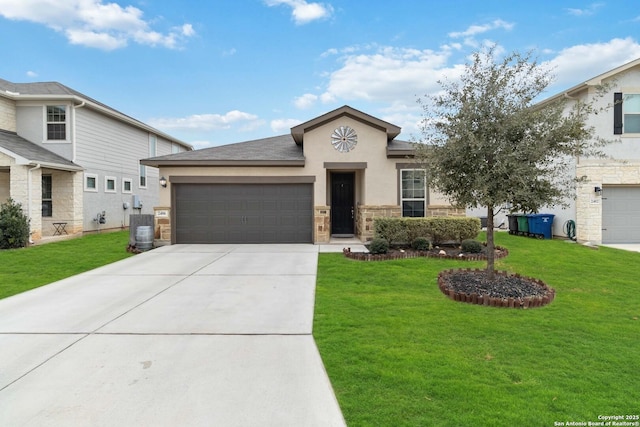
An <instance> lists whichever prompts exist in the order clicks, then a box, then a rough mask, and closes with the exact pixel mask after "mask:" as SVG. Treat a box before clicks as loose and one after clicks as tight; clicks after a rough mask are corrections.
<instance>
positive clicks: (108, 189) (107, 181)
mask: <svg viewBox="0 0 640 427" xmlns="http://www.w3.org/2000/svg"><path fill="white" fill-rule="evenodd" d="M104 191H105V193H115V192H116V178H115V177H113V176H105V177H104Z"/></svg>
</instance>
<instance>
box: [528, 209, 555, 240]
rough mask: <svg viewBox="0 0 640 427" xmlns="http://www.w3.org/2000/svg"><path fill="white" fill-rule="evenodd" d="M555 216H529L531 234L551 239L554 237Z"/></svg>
mask: <svg viewBox="0 0 640 427" xmlns="http://www.w3.org/2000/svg"><path fill="white" fill-rule="evenodd" d="M553 217H555V215H553V214H530V215H527V220H528V222H529V233H530V234H534V235H535V236H536V237H539V238H544V239H551V238H552V237H553V231H552V226H553Z"/></svg>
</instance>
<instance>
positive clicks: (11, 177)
mask: <svg viewBox="0 0 640 427" xmlns="http://www.w3.org/2000/svg"><path fill="white" fill-rule="evenodd" d="M187 150H191V146H190V145H188V144H185V143H184V142H181V141H179V140H177V139H175V138H173V137H171V136H169V135H166V134H164V133H162V132H160V131H158V130H156V129H154V128H152V127H150V126H148V125H146V124H144V123H142V122H140V121H138V120H135V119H133V118H131V117H129V116H127V115H125V114H123V113H121V112H119V111H116V110H114V109H112V108H110V107H108V106H107V105H105V104H102V103H100V102H98V101H96V100H94V99H92V98H89V97H88V96H86V95H83V94H82V93H79V92H77V91H75V90H73V89H71V88H69V87H67V86H64V85H62V84H60V83H56V82H46V83H12V82H9V81H6V80H2V79H0V201H1V202H5V201H6V200H7V199H9V198H12V199H13V200H15V201H16V202H19V203H20V204H22V207H23V209H24V210H25V213H26V214H27V216H28V217H29V218H30V224H31V239H32V241H38V240H40V239H42V238H43V237H48V236H53V235H57V234H75V233H82V232H90V231H97V230H100V229H109V228H111V229H114V228H122V227H127V226H128V221H129V214H131V213H153V206H154V205H157V204H158V192H159V187H160V186H159V183H158V178H159V175H158V170H157V169H155V168H152V167H147V166H145V165H142V164H140V162H139V160H140V159H141V158H144V157H149V156H150V155H161V154H169V153H172V152H174V153H178V152H182V151H187Z"/></svg>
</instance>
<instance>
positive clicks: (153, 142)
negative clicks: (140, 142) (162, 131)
mask: <svg viewBox="0 0 640 427" xmlns="http://www.w3.org/2000/svg"><path fill="white" fill-rule="evenodd" d="M157 153H158V140H157V139H156V136H155V135H149V157H154V156H156V155H157Z"/></svg>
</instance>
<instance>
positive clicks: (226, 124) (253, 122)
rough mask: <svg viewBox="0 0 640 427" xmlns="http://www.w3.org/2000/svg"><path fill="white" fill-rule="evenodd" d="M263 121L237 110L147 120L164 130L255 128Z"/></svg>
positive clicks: (244, 129) (242, 129)
mask: <svg viewBox="0 0 640 427" xmlns="http://www.w3.org/2000/svg"><path fill="white" fill-rule="evenodd" d="M263 123H264V121H262V120H260V119H259V118H258V116H256V115H255V114H250V113H245V112H242V111H238V110H233V111H229V112H228V113H225V114H194V115H191V116H188V117H177V118H154V119H151V120H149V124H150V125H151V126H153V127H157V128H158V129H161V130H164V131H167V132H169V131H212V130H222V129H231V128H232V127H236V128H238V129H239V130H241V131H249V130H253V129H255V128H256V127H257V126H259V125H260V124H263Z"/></svg>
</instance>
